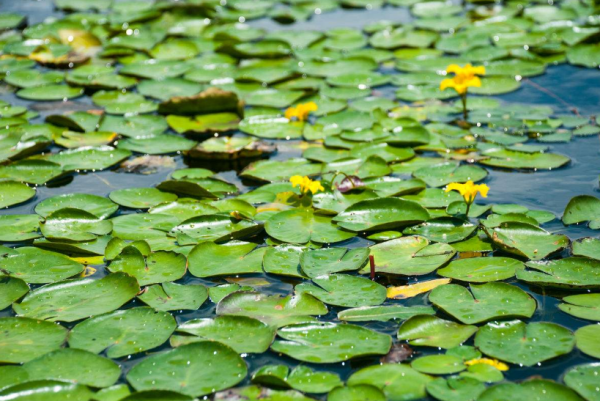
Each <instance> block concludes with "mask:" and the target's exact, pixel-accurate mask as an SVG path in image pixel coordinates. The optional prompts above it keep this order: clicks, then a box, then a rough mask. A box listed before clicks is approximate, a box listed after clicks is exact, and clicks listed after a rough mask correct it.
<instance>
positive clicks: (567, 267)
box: [517, 256, 600, 288]
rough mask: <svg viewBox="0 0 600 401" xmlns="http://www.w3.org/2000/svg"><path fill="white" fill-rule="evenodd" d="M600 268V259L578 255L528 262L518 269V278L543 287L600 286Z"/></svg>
mask: <svg viewBox="0 0 600 401" xmlns="http://www.w3.org/2000/svg"><path fill="white" fill-rule="evenodd" d="M599 268H600V261H598V260H595V259H588V258H583V257H577V256H576V257H570V258H564V259H558V260H551V261H539V262H527V263H526V267H525V266H521V267H520V268H518V269H517V278H518V279H519V280H523V281H526V282H528V283H534V284H536V285H539V286H543V287H559V288H560V287H562V288H599V287H600V270H598V269H599Z"/></svg>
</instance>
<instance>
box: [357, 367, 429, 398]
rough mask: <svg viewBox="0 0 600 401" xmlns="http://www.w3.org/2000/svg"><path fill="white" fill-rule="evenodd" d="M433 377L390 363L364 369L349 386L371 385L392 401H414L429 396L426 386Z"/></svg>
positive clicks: (358, 372)
mask: <svg viewBox="0 0 600 401" xmlns="http://www.w3.org/2000/svg"><path fill="white" fill-rule="evenodd" d="M431 380H433V378H432V377H431V376H428V375H424V374H422V373H419V372H417V371H416V370H414V369H413V368H411V367H410V366H408V365H405V364H400V363H390V364H382V365H375V366H369V367H366V368H363V369H361V370H359V371H357V372H355V373H353V374H352V375H351V376H350V377H349V378H348V385H349V386H358V385H371V386H375V387H376V388H378V389H380V390H381V391H383V392H384V394H385V396H386V399H388V400H390V401H402V400H414V399H419V398H424V397H426V396H427V393H426V392H425V385H426V384H427V383H428V382H430V381H431Z"/></svg>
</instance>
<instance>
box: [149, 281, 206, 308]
mask: <svg viewBox="0 0 600 401" xmlns="http://www.w3.org/2000/svg"><path fill="white" fill-rule="evenodd" d="M138 298H139V299H140V300H141V301H142V302H143V303H145V304H146V305H148V306H151V307H152V308H154V309H155V310H158V311H175V310H196V309H198V308H200V306H201V305H202V304H203V303H204V302H205V301H206V300H207V299H208V291H207V290H206V287H204V286H203V285H194V284H189V285H182V284H175V283H163V284H162V285H153V286H150V287H146V289H145V291H144V292H143V293H142V294H140V295H138Z"/></svg>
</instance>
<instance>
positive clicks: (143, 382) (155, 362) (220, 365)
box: [127, 341, 248, 397]
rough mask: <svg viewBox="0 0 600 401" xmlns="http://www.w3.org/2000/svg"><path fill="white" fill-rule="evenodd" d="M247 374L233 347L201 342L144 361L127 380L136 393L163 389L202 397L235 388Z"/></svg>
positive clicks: (244, 364) (244, 363)
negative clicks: (166, 373)
mask: <svg viewBox="0 0 600 401" xmlns="http://www.w3.org/2000/svg"><path fill="white" fill-rule="evenodd" d="M188 362H189V363H188ZM166 371H169V372H170V374H169V375H165V374H164V372H166ZM247 372H248V371H247V368H246V362H244V360H243V359H242V358H241V357H240V356H239V355H238V354H237V353H236V352H235V351H233V350H232V349H231V348H229V347H228V346H226V345H223V344H221V343H219V342H213V341H202V342H198V343H193V344H188V345H184V346H181V347H179V348H176V349H174V350H171V351H167V352H164V353H162V354H157V355H153V356H151V357H148V358H146V359H144V360H143V361H141V362H139V363H138V364H137V365H135V366H134V367H133V368H132V369H131V370H130V371H129V373H128V374H127V381H128V382H129V384H131V386H132V387H133V388H135V389H136V390H137V391H144V390H153V389H161V390H171V391H176V392H181V393H183V394H187V395H190V396H192V397H199V396H202V395H205V394H210V393H213V392H215V391H219V390H223V389H226V388H229V387H232V386H234V385H236V384H237V383H239V382H240V381H242V380H244V378H245V377H246V374H247Z"/></svg>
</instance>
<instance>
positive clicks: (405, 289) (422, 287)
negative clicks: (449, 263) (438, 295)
mask: <svg viewBox="0 0 600 401" xmlns="http://www.w3.org/2000/svg"><path fill="white" fill-rule="evenodd" d="M449 282H450V279H447V278H439V279H436V280H428V281H422V282H420V283H416V284H409V285H403V286H399V287H388V289H387V297H388V298H394V299H406V298H412V297H415V296H417V295H419V294H423V293H425V292H429V291H431V290H433V289H435V288H437V287H440V286H445V285H446V284H448V283H449Z"/></svg>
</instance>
